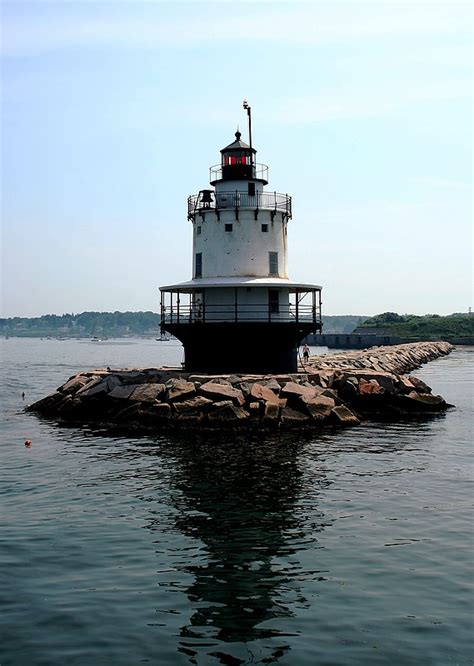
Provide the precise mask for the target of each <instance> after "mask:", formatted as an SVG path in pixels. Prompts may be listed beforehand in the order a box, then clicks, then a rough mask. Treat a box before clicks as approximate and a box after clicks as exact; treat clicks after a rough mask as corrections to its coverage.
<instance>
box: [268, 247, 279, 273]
mask: <svg viewBox="0 0 474 666" xmlns="http://www.w3.org/2000/svg"><path fill="white" fill-rule="evenodd" d="M268 274H269V275H278V252H269V253H268Z"/></svg>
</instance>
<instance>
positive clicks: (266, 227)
mask: <svg viewBox="0 0 474 666" xmlns="http://www.w3.org/2000/svg"><path fill="white" fill-rule="evenodd" d="M262 231H263V232H264V233H265V232H268V224H262Z"/></svg>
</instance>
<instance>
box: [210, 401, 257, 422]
mask: <svg viewBox="0 0 474 666" xmlns="http://www.w3.org/2000/svg"><path fill="white" fill-rule="evenodd" d="M215 407H216V409H213V410H212V411H211V412H209V414H208V415H207V418H208V419H209V421H210V422H211V423H214V424H216V423H221V424H232V423H235V422H238V421H244V420H245V419H247V417H248V416H249V414H248V412H246V411H245V410H244V409H242V407H240V406H238V405H234V404H233V402H232V400H224V401H222V402H221V403H216V404H215Z"/></svg>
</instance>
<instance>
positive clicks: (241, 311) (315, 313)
mask: <svg viewBox="0 0 474 666" xmlns="http://www.w3.org/2000/svg"><path fill="white" fill-rule="evenodd" d="M221 322H235V323H237V322H250V323H252V322H297V323H306V324H320V323H321V307H320V305H319V303H318V304H316V305H309V304H308V305H303V304H302V303H301V302H300V303H289V304H288V303H286V304H280V305H276V304H273V303H264V304H259V303H251V304H250V303H249V304H241V303H225V304H217V303H207V304H206V303H205V302H199V303H191V304H189V303H185V304H184V303H180V301H176V302H174V303H172V304H171V305H164V304H162V307H161V324H162V326H163V325H166V324H195V323H208V324H209V323H221Z"/></svg>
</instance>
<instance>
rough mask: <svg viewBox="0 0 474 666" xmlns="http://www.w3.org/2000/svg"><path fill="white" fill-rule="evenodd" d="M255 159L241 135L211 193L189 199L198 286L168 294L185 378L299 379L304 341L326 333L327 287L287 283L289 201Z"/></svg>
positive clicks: (164, 299) (165, 306) (167, 327)
mask: <svg viewBox="0 0 474 666" xmlns="http://www.w3.org/2000/svg"><path fill="white" fill-rule="evenodd" d="M245 108H247V112H248V114H249V120H250V107H249V106H248V104H247V105H246V107H245ZM249 134H250V135H251V124H250V123H249ZM256 152H257V151H256V150H255V148H253V146H252V145H251V138H250V145H249V144H247V143H245V142H244V141H243V140H242V138H241V134H240V132H238V131H237V132H236V133H235V140H234V141H233V142H232V143H230V144H229V145H228V146H226V147H225V148H223V149H222V150H221V162H220V164H218V165H216V166H214V167H211V169H210V184H211V186H212V187H213V189H205V190H201V191H200V192H199V193H198V194H196V195H191V196H190V197H189V198H188V219H189V220H190V221H191V222H192V225H193V273H192V279H191V280H189V281H187V282H181V283H179V284H175V285H168V286H165V287H161V327H162V331H167V332H169V333H171V334H173V335H175V336H176V337H177V338H179V339H180V340H181V341H182V343H183V346H184V352H185V368H186V370H191V371H201V372H258V373H261V372H295V371H296V370H297V346H298V344H299V342H300V341H301V340H302V339H303V337H304V336H306V335H308V334H309V333H312V332H315V331H318V330H321V325H322V324H321V287H319V286H317V285H311V284H302V283H297V282H292V281H290V280H289V277H288V244H287V231H288V222H289V220H290V219H291V217H292V210H291V197H290V196H288V195H287V194H278V193H276V192H269V191H266V190H265V186H266V185H267V184H268V167H267V166H266V165H264V164H257V163H256V161H255V155H256ZM223 345H225V346H226V347H227V348H228V349H231V350H232V353H231V354H222V353H219V352H218V350H219V349H221V348H222V346H223ZM216 350H217V351H216Z"/></svg>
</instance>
